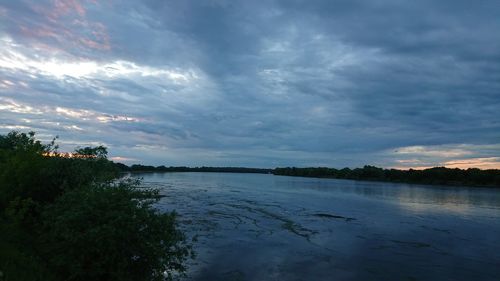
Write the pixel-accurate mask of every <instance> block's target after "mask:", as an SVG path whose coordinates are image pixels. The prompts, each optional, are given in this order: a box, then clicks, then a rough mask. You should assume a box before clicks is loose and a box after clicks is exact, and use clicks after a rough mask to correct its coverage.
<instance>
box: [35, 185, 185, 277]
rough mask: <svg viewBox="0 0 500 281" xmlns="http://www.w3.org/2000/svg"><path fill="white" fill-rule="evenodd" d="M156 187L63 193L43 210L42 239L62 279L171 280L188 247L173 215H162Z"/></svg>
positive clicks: (102, 187) (114, 187) (98, 188)
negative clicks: (154, 189) (154, 206)
mask: <svg viewBox="0 0 500 281" xmlns="http://www.w3.org/2000/svg"><path fill="white" fill-rule="evenodd" d="M155 198H157V197H156V193H155V192H152V191H140V190H138V189H137V188H136V187H135V186H134V185H132V184H130V183H120V184H116V185H94V186H92V187H89V188H86V189H78V190H73V191H70V192H67V193H65V194H64V195H63V196H61V197H60V198H58V199H57V200H56V202H55V203H54V204H52V205H51V206H49V207H48V208H47V209H46V210H45V211H44V213H43V215H42V218H43V222H44V226H43V228H44V233H43V237H42V238H43V242H44V243H45V244H46V245H47V247H46V249H45V253H46V255H47V258H48V260H49V263H50V265H51V266H52V267H53V272H57V273H58V274H59V275H60V276H61V279H64V280H75V281H76V280H123V281H126V280H131V281H132V280H164V279H168V280H170V279H171V278H172V277H173V276H174V274H175V273H177V272H183V271H184V270H185V268H184V266H183V261H184V260H185V258H186V257H187V256H188V255H189V252H190V249H189V246H187V245H186V244H185V243H184V241H185V240H184V235H183V234H182V233H181V232H180V231H179V230H177V229H176V227H175V213H170V214H159V213H158V212H157V211H156V210H155V209H154V208H153V207H152V206H151V204H153V203H154V202H155V201H156V200H157V199H155Z"/></svg>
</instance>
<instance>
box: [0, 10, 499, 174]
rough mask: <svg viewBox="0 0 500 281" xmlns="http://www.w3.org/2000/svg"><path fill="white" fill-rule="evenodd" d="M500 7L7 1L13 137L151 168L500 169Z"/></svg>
mask: <svg viewBox="0 0 500 281" xmlns="http://www.w3.org/2000/svg"><path fill="white" fill-rule="evenodd" d="M499 11H500V4H498V2H497V1H481V2H480V3H470V2H469V1H440V2H439V3H438V2H435V1H418V2H411V3H410V2H401V1H390V0H386V1H378V2H369V3H368V2H366V1H264V2H254V1H204V2H199V1H181V2H165V1H143V2H138V1H134V2H128V1H109V2H103V3H100V2H97V1H69V0H53V1H45V2H44V1H2V2H0V15H2V19H1V20H0V21H1V26H2V27H1V28H0V39H1V40H0V45H1V46H0V47H1V51H0V77H1V79H0V102H1V103H0V112H1V113H2V114H1V117H0V130H1V131H2V132H6V131H9V130H11V129H19V130H29V129H33V130H36V131H38V132H40V135H41V136H44V137H46V138H49V137H50V136H52V135H56V134H57V135H60V137H61V139H62V140H65V143H64V148H65V149H69V148H70V147H71V145H75V144H76V145H81V144H84V143H103V144H106V145H107V146H109V147H110V151H111V153H112V155H113V156H121V157H125V158H130V159H135V160H134V161H142V162H144V163H151V164H172V165H177V164H182V165H243V166H262V167H273V166H277V165H279V166H283V165H299V166H305V165H314V166H315V165H325V166H335V167H341V166H359V165H364V164H375V165H381V166H386V167H392V166H397V167H423V166H433V165H458V164H456V163H455V162H456V161H465V160H467V159H469V160H468V161H469V163H472V162H471V161H475V162H474V163H476V164H477V163H479V164H480V163H483V162H484V163H486V162H488V163H489V162H493V163H496V162H495V161H498V157H500V151H499V149H498V144H499V143H500V133H499V132H500V123H499V120H500V114H499V113H498V108H500V80H499V79H498V73H500V53H499V52H498V50H499V49H500V35H498V32H497V31H498V30H499V29H500V20H499V19H498V16H497V14H498V12H499ZM450 150H452V151H455V150H460V151H465V152H464V153H451V154H450V153H447V152H449V151H450ZM398 151H399V152H400V151H403V152H405V153H399V152H398ZM429 151H431V152H429ZM406 152H407V153H406ZM440 152H441V153H440ZM470 159H472V160H470ZM481 159H482V160H481ZM453 161H455V162H453ZM481 161H483V162H481ZM450 163H451V164H450ZM460 163H461V162H460ZM479 164H478V165H479ZM485 165H486V164H485ZM488 165H490V164H488ZM492 165H494V164H492ZM498 166H499V167H500V164H498ZM481 167H486V166H484V165H483V166H481ZM488 167H490V166H488Z"/></svg>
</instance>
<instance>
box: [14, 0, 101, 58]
mask: <svg viewBox="0 0 500 281" xmlns="http://www.w3.org/2000/svg"><path fill="white" fill-rule="evenodd" d="M89 3H90V4H91V5H95V4H97V1H83V2H82V1H78V0H53V1H52V2H51V5H47V6H42V5H40V4H37V3H36V2H34V3H33V2H32V3H31V9H32V10H33V11H34V12H36V13H37V14H39V15H40V16H42V17H43V18H44V19H45V21H42V22H40V21H38V22H36V23H34V22H33V21H31V20H29V19H25V20H22V19H16V18H11V20H12V21H13V22H14V23H15V24H16V25H17V27H18V28H19V29H20V31H21V33H22V34H23V35H24V36H25V37H28V38H32V39H35V40H36V41H42V42H44V41H45V42H44V43H46V44H51V45H54V43H55V45H56V46H57V47H56V48H59V49H60V50H61V51H65V52H67V51H68V50H74V49H76V50H78V49H80V50H82V49H83V50H85V49H96V50H110V49H111V45H110V37H109V34H108V32H107V28H106V26H105V25H104V24H102V23H100V22H95V21H90V20H88V18H87V9H86V6H85V4H89ZM47 39H48V40H49V41H51V42H47V41H46V40H47ZM35 43H36V42H35Z"/></svg>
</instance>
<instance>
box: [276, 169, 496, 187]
mask: <svg viewBox="0 0 500 281" xmlns="http://www.w3.org/2000/svg"><path fill="white" fill-rule="evenodd" d="M272 173H273V174H274V175H283V176H299V177H315V178H335V179H350V180H369V181H387V182H402V183H415V184H435V185H457V186H483V187H500V170H494V169H492V170H480V169H477V168H469V169H458V168H454V169H451V168H445V167H435V168H429V169H425V170H413V169H409V170H398V169H383V168H378V167H374V166H364V167H363V168H355V169H350V168H343V169H334V168H326V167H317V168H313V167H311V168H296V167H286V168H276V169H274V170H273V172H272Z"/></svg>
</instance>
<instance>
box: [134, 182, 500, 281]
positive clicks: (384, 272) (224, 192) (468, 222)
mask: <svg viewBox="0 0 500 281" xmlns="http://www.w3.org/2000/svg"><path fill="white" fill-rule="evenodd" d="M140 176H142V177H143V178H144V184H145V185H148V186H154V187H157V188H160V189H161V193H162V194H163V195H166V197H164V198H163V199H162V200H161V201H160V202H159V203H158V208H160V209H161V210H165V211H170V210H174V209H175V210H176V211H177V212H178V213H179V214H180V216H179V220H180V224H181V227H182V228H183V229H184V230H185V231H186V233H187V234H188V236H189V237H195V238H196V239H197V241H196V242H194V249H195V250H196V252H197V255H198V256H197V258H196V259H195V260H193V261H191V262H190V263H189V272H188V277H187V280H206V281H209V280H217V281H220V280H258V281H262V280H439V281H443V280H453V281H456V280H500V243H499V238H500V190H498V189H496V190H495V189H486V188H466V187H439V186H432V187H431V186H417V185H408V184H394V183H378V182H358V181H348V180H334V179H313V178H299V177H285V176H273V175H262V174H222V173H159V174H142V175H140Z"/></svg>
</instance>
